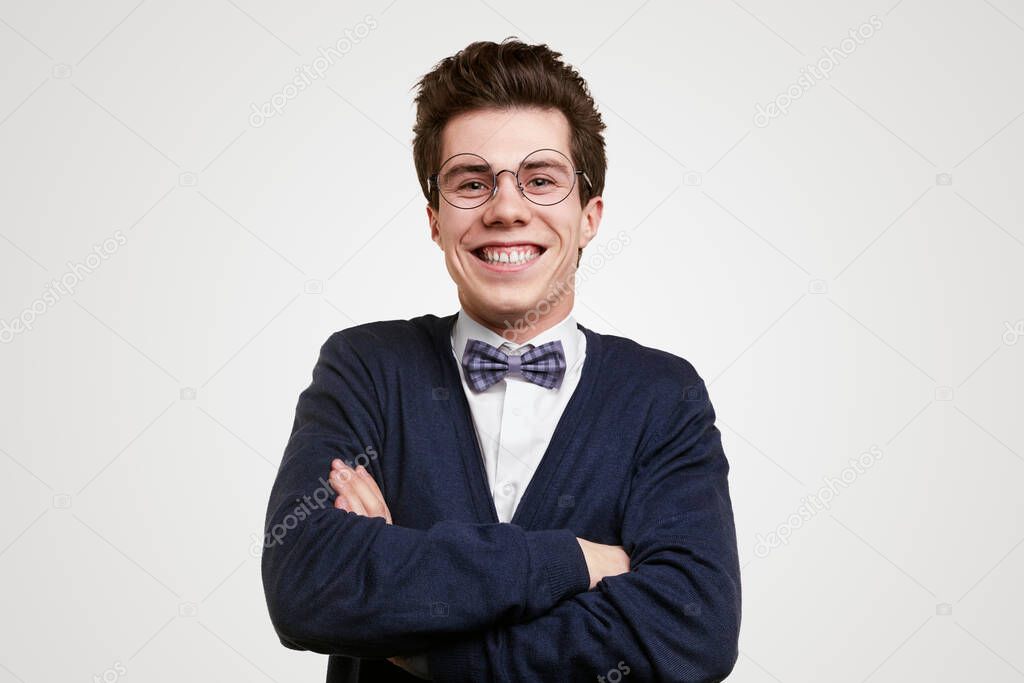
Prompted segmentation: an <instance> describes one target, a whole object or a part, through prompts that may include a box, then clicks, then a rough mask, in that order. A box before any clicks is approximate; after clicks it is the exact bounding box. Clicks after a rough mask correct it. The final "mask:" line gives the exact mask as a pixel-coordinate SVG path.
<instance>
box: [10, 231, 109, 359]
mask: <svg viewBox="0 0 1024 683" xmlns="http://www.w3.org/2000/svg"><path fill="white" fill-rule="evenodd" d="M127 242H128V238H127V237H125V234H124V233H123V232H122V231H120V230H115V231H114V235H113V236H112V237H108V238H107V239H105V240H103V242H102V243H101V244H98V245H93V248H92V251H93V253H91V254H88V255H87V256H86V257H85V258H84V259H82V261H80V262H78V263H72V262H71V261H68V264H67V267H68V269H67V271H66V272H65V273H64V274H63V275H61V276H60V277H59V278H58V279H56V280H51V281H50V283H49V284H48V285H46V289H45V290H44V291H43V293H42V295H40V297H39V298H38V299H36V300H35V301H33V302H32V303H31V304H29V305H28V306H26V307H25V308H24V309H23V310H22V311H21V313H20V314H18V315H16V316H15V317H13V318H11V319H10V320H9V321H8V320H3V319H0V344H10V343H11V342H12V341H14V338H15V337H17V336H18V335H19V334H21V333H22V332H29V331H31V330H32V327H33V326H34V325H35V322H36V319H37V318H38V317H39V316H41V315H43V314H44V313H46V312H47V311H49V310H50V309H51V308H53V307H54V306H56V305H57V304H58V303H59V302H60V300H61V297H62V296H71V295H72V294H74V293H75V288H76V287H78V283H80V282H81V281H82V280H84V279H85V276H86V275H90V274H91V273H93V272H94V271H95V270H96V269H97V268H99V267H100V266H101V265H102V264H103V262H104V261H106V260H107V259H109V258H110V257H111V256H113V255H114V254H115V253H117V250H118V249H120V248H121V247H123V246H124V245H125V244H127Z"/></svg>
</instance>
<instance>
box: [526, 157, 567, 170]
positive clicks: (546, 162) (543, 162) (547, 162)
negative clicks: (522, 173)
mask: <svg viewBox="0 0 1024 683" xmlns="http://www.w3.org/2000/svg"><path fill="white" fill-rule="evenodd" d="M552 166H565V164H564V163H562V162H561V161H559V160H557V159H540V160H538V161H531V162H530V163H528V164H525V165H524V166H523V168H526V169H535V168H551V167H552Z"/></svg>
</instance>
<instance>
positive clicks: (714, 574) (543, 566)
mask: <svg viewBox="0 0 1024 683" xmlns="http://www.w3.org/2000/svg"><path fill="white" fill-rule="evenodd" d="M559 57H560V55H559V53H556V52H552V51H551V50H549V49H548V48H547V47H546V46H543V45H536V46H534V45H524V44H523V43H520V42H518V41H514V40H506V41H505V42H503V43H501V44H495V43H489V42H479V43H473V44H471V45H469V46H468V47H466V48H465V49H464V50H462V51H460V52H459V53H457V54H455V55H454V56H452V57H449V58H447V59H445V60H442V61H441V62H440V63H439V64H438V65H437V66H436V67H435V69H434V70H433V71H432V72H430V73H429V74H427V75H426V76H424V77H423V79H421V81H420V82H419V84H418V85H419V94H418V96H417V119H416V126H415V142H414V157H415V163H416V170H417V173H418V175H419V179H420V182H421V185H422V187H423V192H424V195H425V197H426V198H427V202H428V204H427V208H426V211H427V218H428V221H429V224H430V232H431V238H432V239H433V241H434V242H435V243H436V244H437V245H438V247H439V248H440V249H441V250H442V251H443V253H444V258H445V264H446V266H447V269H448V272H449V274H450V276H451V277H452V279H453V280H454V281H455V283H456V284H457V285H458V294H459V303H460V309H459V311H458V312H457V313H455V314H451V315H448V316H445V317H437V316H434V315H424V316H420V317H417V318H413V319H411V320H390V321H382V322H374V323H368V324H364V325H358V326H355V327H351V328H348V329H345V330H342V331H340V332H336V333H334V334H333V335H332V336H331V337H330V338H329V339H328V340H327V342H326V343H325V344H324V345H323V347H322V348H321V351H320V357H319V360H318V362H317V364H316V367H315V368H314V370H313V381H312V384H311V385H310V387H309V388H308V389H306V390H305V391H304V392H303V393H302V394H301V396H300V397H299V401H298V406H297V409H296V417H295V423H294V426H293V429H292V434H291V437H290V439H289V441H288V445H287V447H286V449H285V453H284V458H283V460H282V463H281V468H280V470H279V472H278V475H277V480H276V481H275V484H274V487H273V490H272V492H271V496H270V502H269V505H268V509H267V518H266V543H265V545H264V552H263V565H262V567H263V581H264V589H265V593H266V598H267V604H268V607H269V611H270V616H271V620H272V622H273V624H274V627H275V629H276V631H277V633H278V636H279V638H280V640H281V642H282V643H283V644H284V645H286V646H287V647H290V648H294V649H301V650H312V651H314V652H320V653H324V654H329V655H331V656H330V659H329V664H328V674H327V680H328V681H329V682H331V681H347V682H354V681H376V680H395V681H397V680H416V679H417V678H431V679H433V680H437V681H491V680H508V681H569V680H598V681H603V680H608V681H617V680H620V679H622V678H625V677H630V678H632V679H633V680H636V681H718V680H722V679H723V678H725V676H727V675H728V674H729V672H730V671H731V670H732V668H733V666H734V664H735V661H736V657H737V654H738V651H737V639H738V633H739V625H740V606H741V600H740V575H739V564H738V559H737V552H736V535H735V528H734V523H733V513H732V506H731V501H730V497H729V488H728V482H727V475H728V471H729V465H728V462H727V460H726V457H725V454H724V453H723V450H722V445H721V435H720V433H719V431H718V430H717V428H716V427H715V426H714V422H715V411H714V409H713V407H712V405H711V402H710V400H709V398H708V395H707V391H706V389H705V386H704V382H703V380H702V379H701V377H700V376H699V375H698V374H697V372H696V371H695V369H694V368H693V366H692V365H691V364H690V363H688V362H687V361H686V360H684V359H682V358H680V357H678V356H675V355H672V354H670V353H667V352H664V351H659V350H656V349H652V348H647V347H644V346H640V345H639V344H637V343H635V342H633V341H630V340H628V339H625V338H622V337H617V336H612V335H605V334H600V333H597V332H594V331H592V330H589V329H587V328H585V327H583V326H582V325H580V324H578V323H577V322H576V321H575V319H574V318H573V316H572V309H573V301H574V299H573V293H574V288H573V285H574V277H575V272H576V268H577V266H578V264H579V259H580V257H581V254H582V250H583V248H584V247H585V246H586V245H587V243H588V242H589V241H590V240H591V239H592V238H593V237H594V235H595V234H596V232H597V229H598V225H599V224H600V221H601V212H602V208H603V203H602V198H601V192H602V191H603V187H604V175H605V153H604V140H603V136H602V130H603V129H604V124H603V123H602V122H601V118H600V115H599V114H598V113H597V111H596V109H595V107H594V103H593V100H592V98H591V96H590V94H589V92H588V89H587V86H586V84H585V83H584V81H583V80H582V78H580V76H579V75H578V74H577V72H576V71H574V70H572V69H571V68H570V67H568V66H567V65H565V64H563V63H562V62H561V61H560V59H559ZM353 468H354V469H353Z"/></svg>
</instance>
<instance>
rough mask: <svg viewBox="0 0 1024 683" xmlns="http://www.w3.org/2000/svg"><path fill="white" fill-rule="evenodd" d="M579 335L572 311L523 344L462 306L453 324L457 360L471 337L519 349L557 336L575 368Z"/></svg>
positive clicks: (498, 346)
mask: <svg viewBox="0 0 1024 683" xmlns="http://www.w3.org/2000/svg"><path fill="white" fill-rule="evenodd" d="M579 338H580V334H579V330H578V328H577V327H576V318H575V317H573V314H572V312H571V311H570V312H569V314H568V315H567V316H566V317H565V318H563V319H562V320H561V322H559V323H558V324H556V325H554V326H552V327H549V328H548V329H546V330H544V331H543V332H541V333H540V334H537V335H534V337H533V338H531V339H527V340H525V341H523V342H522V343H521V344H514V343H513V342H510V341H509V340H508V339H506V338H505V337H502V336H501V335H500V334H498V333H497V332H495V331H493V330H491V329H489V328H487V327H484V326H483V325H481V324H480V323H478V322H477V321H476V320H474V319H473V318H471V317H470V316H469V314H468V313H466V310H465V309H464V308H462V307H461V306H460V307H459V314H458V317H457V318H456V320H455V324H454V325H453V326H452V351H453V352H454V353H455V358H456V360H458V361H460V362H461V361H462V354H463V353H465V351H466V343H467V342H468V341H469V340H470V339H479V340H480V341H482V342H487V343H488V344H490V345H491V346H494V347H496V348H501V345H502V344H505V343H508V344H512V345H513V349H518V348H519V347H520V346H524V345H526V344H533V345H534V346H540V345H541V344H544V343H547V342H549V341H554V340H556V339H557V340H559V341H561V342H562V349H563V350H564V351H565V366H566V368H569V369H572V368H574V367H575V366H576V362H577V361H578V360H579V358H580V353H581V349H580V339H579Z"/></svg>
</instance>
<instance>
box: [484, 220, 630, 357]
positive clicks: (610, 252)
mask: <svg viewBox="0 0 1024 683" xmlns="http://www.w3.org/2000/svg"><path fill="white" fill-rule="evenodd" d="M630 241H631V240H630V237H629V233H627V232H626V231H625V230H619V232H618V233H616V235H615V237H613V238H612V239H610V240H608V242H607V243H603V244H600V245H598V247H597V253H596V254H589V255H588V256H587V259H586V260H585V261H582V262H581V263H580V265H579V267H578V268H577V269H576V280H577V282H579V283H583V282H586V281H587V280H588V279H590V278H591V277H593V275H594V274H595V273H597V272H598V271H600V270H601V269H602V268H604V267H605V266H606V265H608V264H609V263H611V261H612V259H614V258H615V257H616V256H618V255H619V254H620V253H622V250H623V249H624V248H625V247H627V246H628V245H629V243H630ZM574 291H576V290H575V288H574V287H570V286H569V285H568V284H567V283H565V282H558V283H556V284H555V285H554V286H553V287H552V288H551V289H550V290H549V291H548V293H547V295H546V296H545V297H544V298H543V299H541V300H540V301H538V302H537V304H536V305H535V306H533V307H532V308H531V309H530V310H528V311H527V312H526V313H524V314H523V315H522V316H521V317H519V318H516V320H515V322H512V321H510V320H505V321H503V322H504V323H505V330H504V331H503V332H502V333H501V336H503V337H504V338H505V339H508V340H510V341H511V340H513V339H516V338H519V337H522V336H523V334H522V333H523V332H524V331H525V330H527V329H529V328H532V327H533V326H534V325H536V324H537V321H538V320H540V319H541V318H543V317H544V316H545V315H547V314H548V313H549V312H550V311H551V309H552V308H553V307H554V306H555V304H557V303H558V302H559V301H561V300H562V299H564V298H565V297H566V296H568V295H569V294H570V293H571V292H574Z"/></svg>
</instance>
